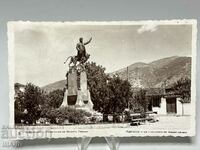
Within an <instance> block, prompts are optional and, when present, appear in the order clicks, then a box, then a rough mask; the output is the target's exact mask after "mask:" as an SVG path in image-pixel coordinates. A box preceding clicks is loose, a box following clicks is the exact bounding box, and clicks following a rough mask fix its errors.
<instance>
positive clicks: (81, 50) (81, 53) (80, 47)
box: [76, 37, 92, 63]
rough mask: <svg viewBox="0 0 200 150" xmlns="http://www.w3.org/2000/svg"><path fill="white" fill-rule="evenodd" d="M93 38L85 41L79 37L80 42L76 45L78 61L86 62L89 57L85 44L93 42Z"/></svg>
mask: <svg viewBox="0 0 200 150" xmlns="http://www.w3.org/2000/svg"><path fill="white" fill-rule="evenodd" d="M91 40H92V38H90V39H89V41H87V42H85V43H84V42H83V38H82V37H81V38H79V43H77V45H76V49H77V56H76V59H77V61H79V62H81V63H84V62H85V61H86V60H87V59H88V55H89V54H87V53H86V49H85V45H87V44H89V43H90V42H91Z"/></svg>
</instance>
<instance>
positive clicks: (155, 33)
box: [14, 23, 192, 86]
mask: <svg viewBox="0 0 200 150" xmlns="http://www.w3.org/2000/svg"><path fill="white" fill-rule="evenodd" d="M79 37H83V38H84V41H85V42H86V41H87V40H88V39H89V38H90V37H92V38H93V39H92V42H91V43H90V44H88V45H86V50H87V52H88V53H89V54H90V55H91V56H90V59H89V60H90V61H94V62H96V63H97V64H99V65H102V66H104V67H105V68H106V72H112V71H115V70H118V69H121V68H123V67H126V66H128V65H131V64H133V63H135V62H146V63H149V62H151V61H154V60H157V59H160V58H165V57H170V56H175V55H176V56H191V39H192V26H191V25H157V26H156V25H123V26H122V25H121V26H120V25H67V24H59V25H58V24H57V25H52V24H51V25H48V24H30V23H29V24H23V25H22V24H16V26H15V27H14V39H15V40H14V52H15V82H19V83H22V84H25V83H27V82H32V83H33V84H35V85H38V86H44V85H46V84H49V83H52V82H55V81H59V80H63V79H65V74H66V71H67V69H68V67H67V65H64V63H63V62H64V61H65V59H66V58H67V57H68V56H70V55H76V53H77V51H76V44H77V43H78V39H79Z"/></svg>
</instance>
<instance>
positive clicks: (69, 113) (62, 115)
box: [41, 107, 91, 124]
mask: <svg viewBox="0 0 200 150" xmlns="http://www.w3.org/2000/svg"><path fill="white" fill-rule="evenodd" d="M41 115H42V117H45V118H48V119H50V122H51V123H55V124H63V123H64V121H65V120H68V121H69V123H74V124H83V123H86V120H87V117H90V116H91V114H90V113H88V112H85V111H83V110H76V109H73V108H68V107H63V108H56V109H55V108H51V109H48V108H47V109H44V110H43V111H42V113H41Z"/></svg>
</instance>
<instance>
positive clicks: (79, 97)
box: [61, 67, 93, 112]
mask: <svg viewBox="0 0 200 150" xmlns="http://www.w3.org/2000/svg"><path fill="white" fill-rule="evenodd" d="M78 80H80V81H78ZM78 83H79V84H80V85H79V86H80V88H78ZM67 85H68V86H67V89H66V91H65V94H64V99H63V103H62V105H61V107H72V108H76V109H82V110H85V111H88V112H92V111H93V103H92V101H91V97H90V91H89V90H88V87H87V74H86V71H85V70H83V71H81V72H80V77H79V78H78V70H77V69H76V68H75V67H72V68H70V70H69V72H68V73H67Z"/></svg>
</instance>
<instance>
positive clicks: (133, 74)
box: [42, 56, 191, 91]
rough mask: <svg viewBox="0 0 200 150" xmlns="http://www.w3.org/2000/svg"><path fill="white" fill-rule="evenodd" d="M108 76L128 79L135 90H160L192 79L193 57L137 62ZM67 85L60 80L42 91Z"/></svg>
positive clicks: (174, 57) (173, 57)
mask: <svg viewBox="0 0 200 150" xmlns="http://www.w3.org/2000/svg"><path fill="white" fill-rule="evenodd" d="M108 74H109V75H111V76H112V75H114V74H117V75H119V77H120V78H121V79H123V80H126V79H128V80H129V82H130V84H131V86H132V87H133V88H152V87H155V88H160V87H162V86H163V85H170V84H172V83H174V82H176V81H177V80H179V79H180V78H184V77H188V78H191V57H186V56H172V57H167V58H162V59H158V60H155V61H152V62H150V63H144V62H137V63H134V64H131V65H129V66H127V67H125V68H121V69H119V70H116V71H114V72H112V73H108ZM65 84H66V81H65V80H60V81H56V82H54V83H50V84H48V85H46V86H44V87H42V89H44V90H45V91H52V90H56V89H63V88H64V87H65Z"/></svg>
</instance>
